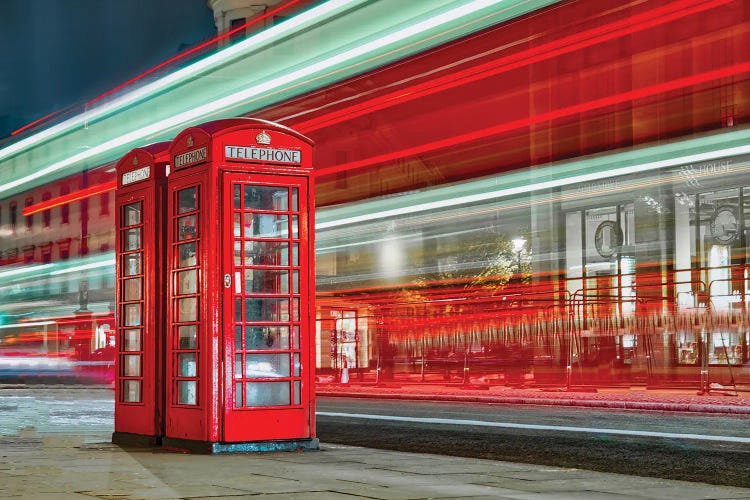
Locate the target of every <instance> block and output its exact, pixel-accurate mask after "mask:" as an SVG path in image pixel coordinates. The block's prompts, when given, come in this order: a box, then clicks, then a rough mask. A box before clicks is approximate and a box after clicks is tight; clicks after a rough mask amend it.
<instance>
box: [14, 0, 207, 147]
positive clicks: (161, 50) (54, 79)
mask: <svg viewBox="0 0 750 500" xmlns="http://www.w3.org/2000/svg"><path fill="white" fill-rule="evenodd" d="M215 34H216V29H215V27H214V24H213V14H212V12H211V9H209V8H208V6H207V2H206V0H0V138H3V137H6V136H8V135H9V134H10V132H12V131H13V130H15V129H17V128H19V127H21V126H23V125H25V124H26V123H29V122H31V121H33V120H36V119H37V118H40V117H42V116H44V115H46V114H48V113H51V112H53V111H55V110H58V109H61V108H66V107H67V106H69V105H71V104H76V103H83V102H85V101H86V100H89V99H91V98H93V97H96V96H98V95H100V94H102V93H104V92H106V91H107V90H109V89H111V88H113V87H115V86H117V85H118V84H120V83H123V82H125V81H126V80H129V79H130V78H132V77H133V76H136V75H138V74H140V73H142V72H143V71H145V70H147V69H149V68H151V67H153V66H155V65H157V64H159V63H160V62H162V61H164V60H166V59H169V58H170V57H172V56H174V55H176V54H177V53H178V52H180V51H181V50H183V49H185V48H187V47H190V46H193V45H195V44H196V43H199V42H201V41H205V40H207V39H209V38H211V37H213V36H215Z"/></svg>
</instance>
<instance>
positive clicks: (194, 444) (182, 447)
mask: <svg viewBox="0 0 750 500" xmlns="http://www.w3.org/2000/svg"><path fill="white" fill-rule="evenodd" d="M162 448H165V449H168V450H174V451H181V452H188V453H202V454H214V453H259V452H268V451H297V450H319V449H320V441H319V440H318V438H310V439H285V440H279V441H247V442H243V443H215V442H211V441H195V440H192V439H179V438H168V437H165V438H162Z"/></svg>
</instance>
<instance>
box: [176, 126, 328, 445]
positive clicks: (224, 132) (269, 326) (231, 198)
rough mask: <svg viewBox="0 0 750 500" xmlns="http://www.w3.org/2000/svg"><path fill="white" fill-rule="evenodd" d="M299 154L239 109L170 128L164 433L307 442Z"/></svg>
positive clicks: (308, 237) (308, 184) (302, 158)
mask: <svg viewBox="0 0 750 500" xmlns="http://www.w3.org/2000/svg"><path fill="white" fill-rule="evenodd" d="M311 155H312V141H311V140H310V139H308V138H306V137H305V136H303V135H301V134H299V133H297V132H295V131H293V130H291V129H289V128H286V127H284V126H281V125H278V124H274V123H271V122H266V121H263V120H255V119H249V118H235V119H228V120H218V121H214V122H209V123H205V124H202V125H199V126H196V127H191V128H189V129H186V130H184V131H182V132H181V133H180V134H179V135H178V136H177V137H176V138H175V139H174V140H173V141H172V146H171V158H172V169H173V171H172V173H171V174H170V176H169V181H168V198H169V201H168V215H167V220H168V256H167V260H168V266H167V269H168V276H167V283H168V286H167V300H168V305H167V316H168V341H167V350H166V355H167V358H168V359H167V379H166V384H167V385H166V398H167V408H166V434H165V438H164V440H163V444H164V446H166V447H169V448H178V449H186V450H190V451H198V452H209V453H211V452H220V451H254V450H268V449H297V448H317V439H316V438H315V393H314V377H315V373H314V366H315V365H314V360H315V343H314V338H315V328H314V326H315V321H314V311H315V308H314V303H313V302H314V285H315V274H314V270H313V262H314V254H313V182H312V178H311V172H312V161H311V160H312V159H311Z"/></svg>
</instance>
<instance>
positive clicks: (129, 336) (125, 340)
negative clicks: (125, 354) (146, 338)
mask: <svg viewBox="0 0 750 500" xmlns="http://www.w3.org/2000/svg"><path fill="white" fill-rule="evenodd" d="M122 350H123V351H140V350H141V331H140V330H137V329H134V330H125V331H124V332H123V333H122Z"/></svg>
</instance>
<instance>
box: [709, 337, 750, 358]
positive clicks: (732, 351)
mask: <svg viewBox="0 0 750 500" xmlns="http://www.w3.org/2000/svg"><path fill="white" fill-rule="evenodd" d="M745 342H746V341H745V335H744V334H742V333H738V332H714V333H713V334H712V335H711V343H710V344H709V352H708V362H709V363H710V364H716V365H740V364H742V362H743V361H744V356H745V351H746V349H745Z"/></svg>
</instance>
